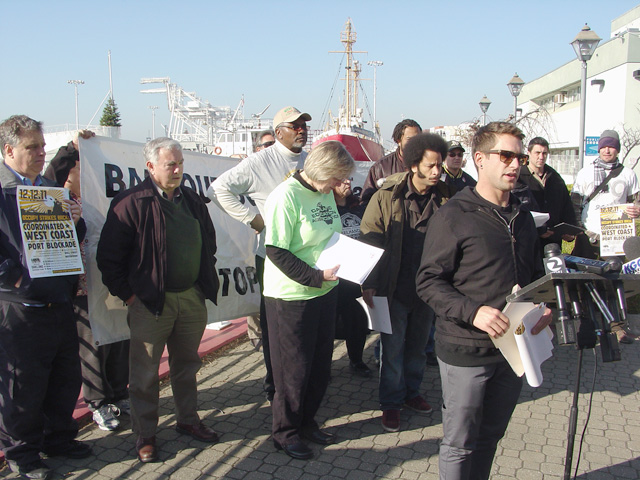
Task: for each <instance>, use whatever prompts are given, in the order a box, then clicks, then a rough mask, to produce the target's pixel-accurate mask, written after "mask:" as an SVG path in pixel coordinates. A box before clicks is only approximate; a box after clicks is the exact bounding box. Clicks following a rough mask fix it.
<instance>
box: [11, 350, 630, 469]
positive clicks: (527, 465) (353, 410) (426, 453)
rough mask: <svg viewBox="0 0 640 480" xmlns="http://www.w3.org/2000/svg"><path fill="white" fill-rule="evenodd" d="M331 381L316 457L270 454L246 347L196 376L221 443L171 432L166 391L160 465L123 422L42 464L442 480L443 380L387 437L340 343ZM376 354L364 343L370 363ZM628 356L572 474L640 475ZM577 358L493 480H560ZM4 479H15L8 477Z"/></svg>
mask: <svg viewBox="0 0 640 480" xmlns="http://www.w3.org/2000/svg"><path fill="white" fill-rule="evenodd" d="M336 345H337V347H336V352H335V355H334V358H335V360H334V366H333V376H332V382H331V385H330V387H329V390H328V393H327V395H326V398H325V402H324V404H323V407H322V408H321V410H320V412H319V415H318V419H319V420H320V421H321V422H322V421H324V425H325V427H327V428H328V429H329V430H330V431H332V432H333V433H335V434H336V435H337V436H338V437H339V440H340V441H339V443H337V444H336V445H332V446H329V447H324V448H321V447H319V446H316V445H313V446H312V448H313V449H314V451H315V454H316V455H315V457H314V459H313V460H311V461H300V460H293V459H290V458H289V457H287V456H286V455H284V454H283V453H278V452H276V451H275V449H274V447H273V445H272V443H271V441H270V438H269V431H270V421H271V415H270V409H269V405H268V403H267V402H266V401H265V400H264V398H263V396H262V394H261V377H262V374H263V372H264V370H263V368H262V367H261V359H262V356H261V354H258V353H256V352H254V351H253V349H252V348H251V347H250V345H249V343H248V342H244V343H241V344H239V345H237V346H236V347H234V348H232V349H230V350H228V351H226V352H225V354H224V355H222V356H220V357H219V358H217V359H216V360H214V361H212V362H211V363H209V364H207V365H205V366H204V367H203V368H202V370H201V372H200V375H199V380H200V404H201V406H202V410H201V414H202V417H203V419H204V421H205V422H206V423H207V424H209V425H211V426H213V427H214V428H215V429H216V430H217V431H218V432H219V433H220V434H221V442H220V443H219V444H216V445H212V446H209V445H204V444H201V443H199V442H197V441H195V440H191V439H190V438H188V437H185V436H181V435H179V434H178V433H177V432H175V430H174V429H173V425H174V420H173V416H172V410H173V404H172V401H171V390H170V388H169V387H168V386H167V385H165V386H164V387H163V388H162V391H161V395H162V401H161V424H160V429H159V432H158V442H159V448H160V457H161V460H162V462H160V463H154V464H146V465H143V464H140V463H139V462H138V461H137V460H136V459H135V454H134V449H133V444H134V441H135V438H134V436H133V435H132V434H131V431H130V430H129V427H130V422H129V420H128V418H126V417H124V419H123V430H122V431H119V432H113V433H110V432H103V431H101V430H99V429H98V428H97V427H95V426H94V425H90V426H87V427H85V428H84V429H83V430H82V431H81V433H80V439H81V440H84V441H87V442H89V443H90V444H91V445H92V446H93V449H94V452H95V454H96V455H95V457H92V458H89V459H85V460H59V459H51V460H48V462H49V463H50V465H51V466H52V467H53V468H54V469H55V472H56V475H55V477H54V478H63V477H64V478H72V479H92V480H94V479H95V480H109V479H121V478H126V479H142V480H153V479H168V478H171V479H177V480H195V479H205V478H225V479H252V480H253V479H255V480H258V479H265V480H266V479H272V478H279V479H298V478H299V479H331V478H340V479H343V478H348V479H349V480H352V479H353V480H358V479H379V478H389V479H395V478H402V479H437V478H438V442H439V440H440V438H441V435H442V425H441V420H442V417H441V414H440V410H439V406H440V380H439V376H438V373H437V370H436V369H434V368H427V372H426V375H425V379H424V383H423V390H424V392H425V394H426V398H427V400H428V401H429V403H431V404H432V405H433V406H434V407H435V408H434V412H433V413H432V414H431V415H424V416H423V415H418V414H413V413H408V412H404V411H403V413H402V416H401V420H402V423H401V431H400V432H398V433H387V432H384V431H383V430H382V428H381V426H380V420H379V416H380V412H379V411H378V410H377V401H376V397H377V390H376V379H377V376H375V377H373V378H371V379H364V380H363V379H361V378H359V377H354V376H352V375H351V373H350V372H349V369H348V361H347V359H346V351H345V347H344V344H343V342H337V344H336ZM372 351H373V348H372V346H371V343H370V344H369V346H368V348H367V352H366V354H365V355H366V358H367V359H370V358H371V354H372ZM622 352H623V360H622V361H621V362H617V363H611V364H606V365H602V363H601V362H600V361H598V377H597V380H596V386H595V392H594V395H593V409H592V412H591V420H590V423H589V428H588V430H587V434H586V437H585V441H584V446H583V452H582V455H581V461H580V467H579V470H578V478H580V479H594V480H595V479H598V480H599V479H621V478H623V479H624V478H629V479H637V478H640V459H639V458H638V456H639V454H640V413H639V408H640V393H639V390H640V378H639V376H640V343H639V342H636V344H634V345H625V346H623V347H622ZM576 359H577V354H576V351H575V350H574V349H573V348H572V347H563V348H556V352H555V356H554V358H553V359H552V360H550V361H548V362H546V363H545V365H544V376H545V381H544V383H543V385H542V386H541V387H540V388H538V389H532V388H529V387H528V386H526V387H525V388H524V390H523V393H522V396H521V398H520V402H519V404H518V407H517V408H516V411H515V413H514V416H513V418H512V420H511V424H510V426H509V429H508V431H507V434H506V436H505V438H504V439H503V441H502V442H501V444H500V446H499V448H498V453H497V455H496V460H495V462H494V468H493V473H492V478H493V479H497V480H499V479H513V478H517V479H518V480H529V479H531V480H534V479H543V478H544V479H546V478H561V477H562V473H563V471H564V467H563V465H564V456H565V449H566V436H567V434H566V431H567V423H568V415H569V408H570V406H571V400H572V393H571V391H570V390H572V389H573V384H574V379H575V370H576ZM593 365H594V360H593V351H592V350H588V351H586V352H585V361H584V368H583V381H582V390H583V391H589V390H590V386H591V381H592V373H593ZM587 401H588V396H587V395H586V394H584V393H583V394H582V395H581V397H580V406H579V410H580V413H579V420H578V438H577V439H576V448H575V454H574V459H575V458H577V456H578V444H579V435H580V433H581V431H582V428H583V425H584V421H585V419H586V409H587ZM0 478H7V479H9V478H15V475H14V474H12V473H11V472H9V471H8V470H7V469H4V470H3V471H1V472H0Z"/></svg>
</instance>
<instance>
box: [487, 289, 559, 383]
mask: <svg viewBox="0 0 640 480" xmlns="http://www.w3.org/2000/svg"><path fill="white" fill-rule="evenodd" d="M545 308H546V306H545V305H544V304H543V303H541V304H540V305H535V304H533V303H530V302H514V303H508V304H507V306H506V307H505V308H504V310H503V311H502V312H503V313H504V314H505V315H506V316H507V317H509V330H507V332H506V333H505V334H504V335H503V336H502V337H499V338H493V337H492V338H491V340H493V343H494V345H495V346H496V347H497V348H499V349H500V351H501V352H502V355H503V356H504V358H505V359H506V360H507V362H509V365H511V368H512V369H513V371H514V372H515V373H516V375H518V376H519V377H521V376H522V375H526V378H527V383H528V384H529V385H531V386H532V387H539V386H540V385H541V384H542V379H543V378H542V370H541V369H540V366H541V365H542V363H543V362H544V361H545V360H547V359H548V358H551V355H552V351H553V343H552V342H551V339H552V338H553V333H551V329H550V328H549V327H546V328H545V329H544V330H543V331H542V332H540V333H538V334H537V335H533V334H532V333H531V329H532V328H533V327H534V326H535V324H536V323H538V320H540V317H542V315H543V314H544V311H545Z"/></svg>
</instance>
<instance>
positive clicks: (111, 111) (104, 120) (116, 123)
mask: <svg viewBox="0 0 640 480" xmlns="http://www.w3.org/2000/svg"><path fill="white" fill-rule="evenodd" d="M100 125H102V126H103V127H121V126H122V124H121V123H120V112H118V107H117V105H116V102H114V101H113V98H109V100H107V104H106V105H105V106H104V110H103V111H102V117H101V118H100Z"/></svg>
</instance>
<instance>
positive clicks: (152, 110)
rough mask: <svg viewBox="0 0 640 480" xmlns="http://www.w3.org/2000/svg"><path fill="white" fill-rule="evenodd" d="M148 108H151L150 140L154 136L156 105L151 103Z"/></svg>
mask: <svg viewBox="0 0 640 480" xmlns="http://www.w3.org/2000/svg"><path fill="white" fill-rule="evenodd" d="M149 108H150V109H151V140H153V139H154V138H156V110H157V109H158V106H157V105H151V106H150V107H149Z"/></svg>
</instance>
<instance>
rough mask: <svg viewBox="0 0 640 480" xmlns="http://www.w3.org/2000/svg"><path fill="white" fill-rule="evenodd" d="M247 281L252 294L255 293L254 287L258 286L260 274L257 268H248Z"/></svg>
mask: <svg viewBox="0 0 640 480" xmlns="http://www.w3.org/2000/svg"><path fill="white" fill-rule="evenodd" d="M247 280H248V281H249V288H251V293H255V292H256V289H255V288H254V285H258V272H257V271H256V268H255V267H247Z"/></svg>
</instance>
